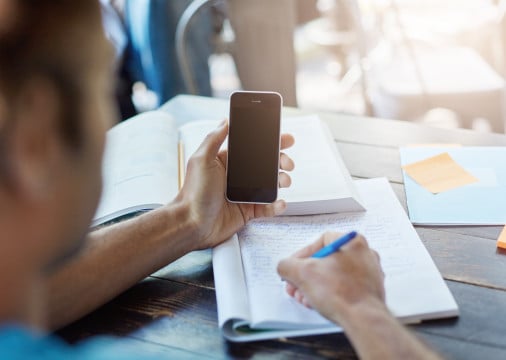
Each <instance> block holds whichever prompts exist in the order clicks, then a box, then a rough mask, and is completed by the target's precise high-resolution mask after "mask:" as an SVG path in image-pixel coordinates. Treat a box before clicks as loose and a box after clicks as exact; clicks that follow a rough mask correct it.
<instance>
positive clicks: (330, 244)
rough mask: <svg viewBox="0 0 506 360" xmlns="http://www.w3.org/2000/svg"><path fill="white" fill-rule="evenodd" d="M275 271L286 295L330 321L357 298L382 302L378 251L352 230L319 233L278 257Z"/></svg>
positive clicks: (339, 315)
mask: <svg viewBox="0 0 506 360" xmlns="http://www.w3.org/2000/svg"><path fill="white" fill-rule="evenodd" d="M336 239H337V240H336ZM278 272H279V274H280V275H281V277H282V278H283V279H284V280H285V281H286V282H287V285H286V290H287V292H288V294H289V295H290V296H292V297H294V298H295V299H296V300H297V301H298V302H300V303H302V304H303V305H305V306H307V307H311V308H314V309H316V310H317V311H318V312H320V313H321V314H322V315H323V316H325V317H327V318H329V319H331V320H332V321H334V322H336V321H337V322H339V321H340V320H341V316H342V315H343V314H346V313H347V312H348V311H349V309H350V307H352V306H353V304H354V303H356V302H358V301H364V300H365V301H374V302H376V303H381V304H384V298H385V293H384V287H383V280H384V276H383V272H382V270H381V266H380V261H379V257H378V254H377V253H376V252H375V251H374V250H372V249H370V248H369V246H368V244H367V241H366V240H365V238H364V237H363V236H361V235H359V234H357V233H356V232H351V233H349V234H346V235H344V236H342V234H339V233H335V232H328V233H325V234H323V235H322V236H321V237H320V238H319V239H318V240H317V241H315V242H314V243H312V244H310V245H309V246H307V247H305V248H303V249H301V250H299V251H298V252H296V253H295V254H294V255H292V256H291V257H289V258H287V259H284V260H282V261H281V262H280V263H279V265H278Z"/></svg>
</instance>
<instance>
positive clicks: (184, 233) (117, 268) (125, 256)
mask: <svg viewBox="0 0 506 360" xmlns="http://www.w3.org/2000/svg"><path fill="white" fill-rule="evenodd" d="M195 240H196V239H195V224H192V223H190V222H189V216H188V208H187V206H185V205H184V204H180V203H175V204H173V205H170V206H166V207H164V208H161V209H157V210H154V211H151V212H149V213H147V214H145V215H142V216H139V217H137V218H134V219H131V220H128V221H125V222H122V223H119V224H116V225H112V226H110V227H105V228H103V229H100V230H97V231H95V232H92V233H90V234H89V235H88V238H87V239H86V243H85V245H84V248H83V250H82V251H81V253H80V254H79V255H78V256H77V257H76V258H75V259H72V260H71V261H70V262H69V263H67V264H65V265H64V266H63V267H62V268H61V269H59V270H58V271H57V272H56V273H54V274H53V275H51V276H50V277H49V279H48V297H47V298H48V304H47V305H48V319H47V324H48V327H49V328H50V329H57V328H59V327H62V326H64V325H66V324H68V323H70V322H72V321H74V320H77V319H79V318H80V317H82V316H84V315H85V314H87V313H89V312H90V311H92V310H94V309H95V308H97V307H99V306H100V305H102V304H104V303H105V302H107V301H109V300H111V299H112V298H114V297H115V296H117V295H118V294H120V293H121V292H123V291H124V290H126V289H128V288H129V287H131V286H132V285H134V284H135V283H137V282H138V281H140V280H142V279H143V278H145V277H146V276H148V275H150V274H151V273H153V272H155V271H156V270H158V269H160V268H161V267H163V266H165V265H166V264H168V263H170V262H172V261H174V260H176V259H177V258H179V257H181V256H183V255H185V254H186V253H188V252H189V251H191V250H192V249H193V245H192V244H194V243H195Z"/></svg>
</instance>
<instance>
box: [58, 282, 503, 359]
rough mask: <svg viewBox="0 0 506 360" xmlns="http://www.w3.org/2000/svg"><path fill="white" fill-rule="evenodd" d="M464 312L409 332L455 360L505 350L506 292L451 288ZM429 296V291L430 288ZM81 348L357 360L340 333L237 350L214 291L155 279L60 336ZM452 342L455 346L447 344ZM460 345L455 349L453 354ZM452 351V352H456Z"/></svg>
mask: <svg viewBox="0 0 506 360" xmlns="http://www.w3.org/2000/svg"><path fill="white" fill-rule="evenodd" d="M448 284H449V286H450V289H451V291H452V292H453V294H454V296H455V298H456V300H457V302H458V304H459V306H460V311H461V316H460V318H458V319H447V320H436V321H428V322H425V323H423V324H420V325H413V326H411V328H412V329H413V330H414V331H415V332H416V333H418V334H422V335H423V336H424V337H425V338H426V340H427V342H428V343H429V344H430V346H432V347H434V348H435V349H437V350H438V351H441V353H442V354H443V355H445V356H446V357H450V358H462V357H461V354H462V347H463V346H464V344H465V346H466V348H467V351H469V352H470V353H477V351H481V352H482V353H483V349H484V348H486V347H490V348H491V349H492V350H491V351H493V353H495V352H496V351H498V350H497V349H502V351H506V345H505V344H504V341H503V334H504V329H505V325H504V319H503V318H502V317H501V316H497V314H498V313H500V311H502V308H503V304H504V303H506V292H504V291H498V290H493V289H487V288H483V287H479V286H470V285H466V284H462V283H459V282H449V283H448ZM428 291H430V289H428ZM60 335H62V336H63V337H64V338H65V339H66V340H68V341H70V342H76V341H78V340H82V339H85V338H88V337H89V336H92V335H120V336H127V337H129V338H131V339H135V340H137V341H143V342H145V343H146V344H147V346H149V344H154V345H156V346H157V347H158V346H164V347H167V348H168V349H169V350H170V351H184V352H188V353H189V354H195V355H200V356H205V355H209V356H211V357H213V358H234V357H252V356H255V357H257V356H269V357H273V358H285V357H290V358H309V359H310V358H345V359H346V358H354V357H355V355H354V352H353V350H352V348H351V347H350V344H349V343H348V341H347V339H346V337H345V336H344V335H343V334H331V335H325V336H312V337H300V338H291V339H280V340H272V341H261V342H254V343H246V344H233V343H229V342H227V341H225V340H224V339H223V338H222V336H221V334H220V332H219V330H218V325H217V319H216V300H215V293H214V291H213V290H211V289H206V288H202V287H199V286H193V285H188V284H181V283H178V282H173V281H168V280H162V279H151V280H147V281H144V282H142V283H140V284H138V285H136V286H134V287H133V288H132V289H130V290H129V291H127V292H125V293H124V294H122V295H121V296H119V297H118V298H117V299H115V300H114V301H112V302H110V303H109V304H107V305H105V306H103V307H102V308H100V309H99V310H97V311H95V312H94V313H93V314H91V315H89V316H87V317H85V318H84V319H82V320H80V321H79V322H77V323H75V324H73V325H71V326H69V327H67V328H65V329H63V330H62V331H60ZM448 339H450V340H448ZM448 341H455V342H456V343H457V344H458V348H456V349H454V348H453V347H448V346H447V344H446V343H447V342H448ZM454 351H455V352H454Z"/></svg>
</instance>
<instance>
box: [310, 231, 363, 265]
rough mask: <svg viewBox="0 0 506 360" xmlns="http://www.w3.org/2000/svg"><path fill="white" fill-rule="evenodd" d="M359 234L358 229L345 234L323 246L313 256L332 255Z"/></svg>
mask: <svg viewBox="0 0 506 360" xmlns="http://www.w3.org/2000/svg"><path fill="white" fill-rule="evenodd" d="M355 236H357V232H356V231H352V232H350V233H348V234H346V235H344V236H341V237H340V238H339V239H337V240H336V241H334V242H333V243H331V244H328V245H327V246H324V247H322V248H321V249H320V250H318V251H317V252H315V253H314V254H313V256H311V257H314V258H319V259H321V258H324V257H325V256H328V255H331V254H333V253H335V252H336V251H339V249H340V248H341V246H343V245H344V244H346V243H348V242H350V241H351V240H353V238H354V237H355Z"/></svg>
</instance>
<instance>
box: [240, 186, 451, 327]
mask: <svg viewBox="0 0 506 360" xmlns="http://www.w3.org/2000/svg"><path fill="white" fill-rule="evenodd" d="M356 185H357V188H358V190H359V192H360V194H361V196H362V199H363V201H364V203H365V205H366V207H367V209H368V211H367V212H360V213H348V214H325V215H313V216H298V217H278V218H275V219H259V220H255V221H253V222H251V223H249V224H248V225H247V226H246V227H245V228H244V229H243V230H242V231H240V232H239V234H238V236H239V242H240V246H241V254H242V259H243V267H244V274H245V278H246V284H247V287H248V293H249V301H250V304H251V305H250V306H251V317H252V321H253V323H254V324H255V326H257V327H260V328H262V327H265V326H276V327H280V328H291V327H297V326H298V327H301V326H303V327H311V326H318V325H319V326H322V325H324V326H327V325H329V322H328V321H327V320H326V319H324V318H322V317H321V316H320V315H318V314H317V313H316V312H315V311H313V310H309V309H307V308H305V307H303V306H302V305H300V304H298V303H296V302H295V301H294V300H293V299H291V298H290V297H289V296H288V295H286V293H285V290H284V283H283V281H282V280H281V279H280V278H279V276H278V275H277V272H276V266H277V264H278V262H279V261H280V260H281V259H282V258H284V257H287V256H289V255H291V254H292V253H293V252H295V251H296V250H297V249H299V248H301V247H303V246H305V245H307V244H309V243H311V242H313V241H314V240H316V239H317V238H318V237H319V236H320V234H322V233H323V232H324V231H328V230H329V231H338V232H343V233H345V232H348V231H351V230H357V231H359V232H360V233H361V234H364V235H365V236H366V238H367V239H368V242H369V244H370V246H371V248H373V249H375V250H376V251H377V252H378V253H379V254H380V257H381V265H382V268H383V271H384V272H385V288H386V302H387V305H388V307H389V308H390V310H391V311H392V312H393V314H394V315H396V316H398V317H400V318H405V319H409V320H418V319H424V318H432V317H441V316H450V315H456V314H457V305H456V303H455V301H454V299H453V297H452V295H451V293H450V292H449V290H448V288H447V286H446V284H445V283H444V281H443V279H442V277H441V275H440V274H439V272H438V270H437V268H436V266H435V265H434V263H433V261H432V259H431V257H430V255H429V254H428V252H427V250H426V249H425V247H424V246H423V244H422V242H421V241H420V239H419V237H418V235H417V233H416V232H415V230H414V228H413V227H412V226H411V223H410V222H409V220H408V218H407V216H406V214H405V213H404V210H403V209H402V207H401V205H400V204H399V202H398V200H397V198H396V197H395V194H394V193H393V191H392V189H391V187H390V185H389V183H388V182H387V180H386V179H370V180H359V181H356ZM429 289H430V290H429Z"/></svg>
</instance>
